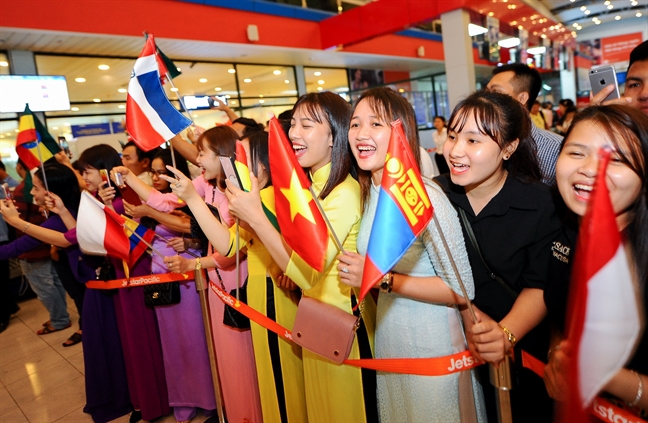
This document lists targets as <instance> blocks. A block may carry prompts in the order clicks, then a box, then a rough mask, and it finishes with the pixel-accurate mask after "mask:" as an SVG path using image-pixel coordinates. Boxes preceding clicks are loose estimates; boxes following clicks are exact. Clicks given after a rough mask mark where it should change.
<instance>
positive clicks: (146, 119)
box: [126, 35, 191, 151]
mask: <svg viewBox="0 0 648 423" xmlns="http://www.w3.org/2000/svg"><path fill="white" fill-rule="evenodd" d="M159 63H160V62H159V61H158V59H157V54H156V46H155V41H154V39H153V35H149V36H148V37H147V39H146V45H145V46H144V49H143V50H142V53H141V54H140V57H139V58H138V59H137V61H136V62H135V66H134V68H133V73H132V74H131V79H130V82H129V83H128V98H127V99H126V129H127V130H128V133H129V134H130V136H131V137H133V140H134V141H135V143H136V144H137V145H138V146H139V147H140V148H141V149H142V150H144V151H150V150H152V149H154V148H156V147H159V146H160V145H161V144H162V143H164V142H166V141H168V140H170V139H171V138H173V137H174V136H175V135H177V134H179V133H180V132H182V131H183V130H185V129H186V128H187V127H189V125H191V120H189V119H187V118H186V117H185V116H184V115H183V114H182V113H180V112H179V111H178V110H177V109H176V108H175V107H174V106H173V105H172V104H171V102H170V101H169V99H168V98H167V96H166V94H165V93H164V89H163V88H162V84H161V83H160V71H159V66H160V65H159Z"/></svg>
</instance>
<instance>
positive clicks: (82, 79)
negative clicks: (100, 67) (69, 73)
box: [74, 78, 86, 82]
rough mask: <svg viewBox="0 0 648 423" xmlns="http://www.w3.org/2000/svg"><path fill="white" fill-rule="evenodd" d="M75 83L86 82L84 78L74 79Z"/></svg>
mask: <svg viewBox="0 0 648 423" xmlns="http://www.w3.org/2000/svg"><path fill="white" fill-rule="evenodd" d="M74 80H75V81H76V82H86V79H85V78H74Z"/></svg>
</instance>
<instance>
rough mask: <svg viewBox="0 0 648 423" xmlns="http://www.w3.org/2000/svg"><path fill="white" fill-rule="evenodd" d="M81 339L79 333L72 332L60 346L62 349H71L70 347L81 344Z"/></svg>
mask: <svg viewBox="0 0 648 423" xmlns="http://www.w3.org/2000/svg"><path fill="white" fill-rule="evenodd" d="M81 339H82V335H81V334H80V333H77V332H74V333H73V334H72V336H70V337H69V338H68V339H67V341H65V342H64V343H63V344H62V345H63V346H64V347H71V346H72V345H76V344H78V343H79V342H81Z"/></svg>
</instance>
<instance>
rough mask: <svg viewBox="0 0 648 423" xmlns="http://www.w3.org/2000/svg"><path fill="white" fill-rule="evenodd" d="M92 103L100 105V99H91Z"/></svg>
mask: <svg viewBox="0 0 648 423" xmlns="http://www.w3.org/2000/svg"><path fill="white" fill-rule="evenodd" d="M92 101H94V102H95V103H101V99H100V98H93V99H92Z"/></svg>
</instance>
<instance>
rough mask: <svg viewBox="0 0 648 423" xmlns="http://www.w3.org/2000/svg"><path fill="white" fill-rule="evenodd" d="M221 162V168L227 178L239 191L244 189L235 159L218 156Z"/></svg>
mask: <svg viewBox="0 0 648 423" xmlns="http://www.w3.org/2000/svg"><path fill="white" fill-rule="evenodd" d="M218 160H220V164H221V167H222V168H223V173H225V178H226V179H227V180H228V181H230V182H231V183H232V184H234V186H235V187H236V188H238V189H241V190H242V189H243V184H242V183H241V178H239V174H238V172H237V171H236V165H235V164H234V159H233V158H232V157H229V156H218Z"/></svg>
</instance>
